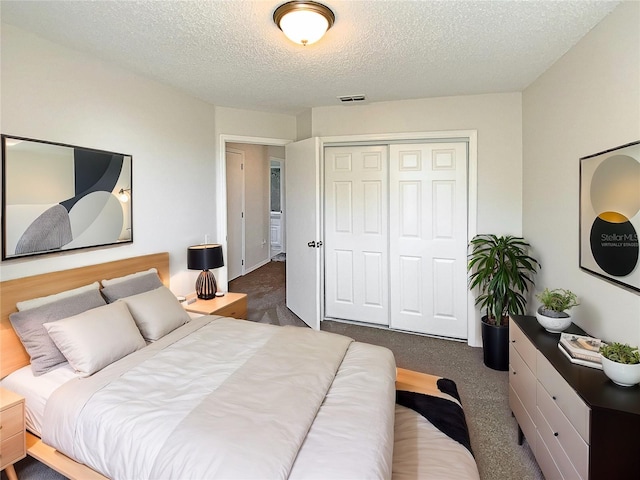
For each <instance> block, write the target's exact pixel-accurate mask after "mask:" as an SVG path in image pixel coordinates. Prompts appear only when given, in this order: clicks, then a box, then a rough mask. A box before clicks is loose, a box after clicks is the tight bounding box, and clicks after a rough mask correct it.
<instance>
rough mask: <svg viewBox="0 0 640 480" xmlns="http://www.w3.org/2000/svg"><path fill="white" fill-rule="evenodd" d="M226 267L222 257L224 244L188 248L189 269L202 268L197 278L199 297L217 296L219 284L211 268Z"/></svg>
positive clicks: (204, 298)
mask: <svg viewBox="0 0 640 480" xmlns="http://www.w3.org/2000/svg"><path fill="white" fill-rule="evenodd" d="M220 267H224V260H223V258H222V245H217V244H210V245H194V246H192V247H189V248H188V250H187V268H188V269H189V270H202V272H201V273H200V275H199V276H198V280H196V293H197V294H198V298H202V299H203V300H210V299H212V298H213V297H215V296H216V291H217V290H218V286H217V285H216V277H215V276H214V275H213V273H212V272H210V271H209V269H210V268H220Z"/></svg>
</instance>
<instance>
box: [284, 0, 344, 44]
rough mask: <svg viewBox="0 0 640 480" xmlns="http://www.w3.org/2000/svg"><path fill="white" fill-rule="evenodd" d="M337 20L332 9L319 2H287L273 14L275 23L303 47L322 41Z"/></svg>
mask: <svg viewBox="0 0 640 480" xmlns="http://www.w3.org/2000/svg"><path fill="white" fill-rule="evenodd" d="M335 20H336V17H335V15H334V14H333V12H332V11H331V9H330V8H329V7H326V6H324V5H322V4H321V3H318V2H306V1H301V0H297V1H293V2H287V3H283V4H282V5H280V6H279V7H278V8H276V11H275V12H273V21H274V22H275V24H276V25H277V26H278V28H279V29H280V30H282V32H283V33H284V34H285V35H286V36H287V37H288V38H289V39H290V40H292V41H294V42H296V43H299V44H300V45H303V46H306V45H310V44H312V43H315V42H317V41H318V40H320V39H321V38H322V36H323V35H324V34H325V33H326V31H327V30H329V29H330V28H331V26H332V25H333V22H335Z"/></svg>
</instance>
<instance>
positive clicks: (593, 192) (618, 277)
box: [580, 141, 640, 292]
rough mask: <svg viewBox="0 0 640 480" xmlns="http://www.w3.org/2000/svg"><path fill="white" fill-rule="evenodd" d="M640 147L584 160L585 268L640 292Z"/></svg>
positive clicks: (631, 146)
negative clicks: (639, 239) (639, 240)
mask: <svg viewBox="0 0 640 480" xmlns="http://www.w3.org/2000/svg"><path fill="white" fill-rule="evenodd" d="M639 231H640V141H638V142H633V143H629V144H626V145H622V146H620V147H616V148H612V149H610V150H607V151H604V152H600V153H596V154H594V155H589V156H587V157H583V158H581V159H580V268H581V269H583V270H585V271H587V272H589V273H591V274H594V275H597V276H599V277H601V278H604V279H606V280H609V281H611V282H613V283H616V284H618V285H622V286H623V287H625V288H628V289H630V290H634V291H636V292H640V263H639V256H640V247H639V246H638V232H639Z"/></svg>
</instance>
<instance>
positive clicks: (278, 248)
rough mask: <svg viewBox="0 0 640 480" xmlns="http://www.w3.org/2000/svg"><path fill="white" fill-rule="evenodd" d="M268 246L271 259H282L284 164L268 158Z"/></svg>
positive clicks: (284, 194) (284, 249)
mask: <svg viewBox="0 0 640 480" xmlns="http://www.w3.org/2000/svg"><path fill="white" fill-rule="evenodd" d="M270 165H271V175H270V189H269V190H270V199H269V204H270V207H271V208H270V209H271V213H270V216H271V218H270V232H271V235H270V244H271V259H273V258H276V257H278V259H279V260H280V259H281V258H282V257H284V253H285V251H286V248H285V222H286V218H285V202H286V193H285V184H284V178H285V170H284V169H285V162H284V160H283V159H278V158H273V157H271V158H270Z"/></svg>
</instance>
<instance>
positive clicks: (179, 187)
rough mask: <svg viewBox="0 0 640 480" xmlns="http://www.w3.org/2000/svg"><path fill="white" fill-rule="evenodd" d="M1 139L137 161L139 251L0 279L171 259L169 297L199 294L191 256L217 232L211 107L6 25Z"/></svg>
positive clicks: (45, 259) (18, 263)
mask: <svg viewBox="0 0 640 480" xmlns="http://www.w3.org/2000/svg"><path fill="white" fill-rule="evenodd" d="M1 35H2V37H1V39H2V51H1V65H0V68H1V78H0V80H1V92H0V93H1V95H2V105H1V107H0V108H1V111H0V119H1V124H0V129H1V131H2V133H6V134H10V135H17V136H24V137H29V138H35V139H41V140H49V141H53V142H60V143H66V144H71V145H78V146H82V147H91V148H97V149H101V150H107V151H115V152H123V153H127V154H130V155H132V157H133V192H134V193H133V200H134V211H133V229H134V243H132V244H128V245H126V246H120V247H115V248H102V249H96V250H83V251H77V252H69V253H65V254H61V255H46V256H40V257H35V258H31V259H21V260H13V261H8V262H3V263H2V265H1V266H0V275H1V276H2V280H7V279H10V278H17V277H23V276H28V275H33V274H37V273H42V272H48V271H54V270H61V269H67V268H73V267H77V266H80V265H87V264H93V263H100V262H105V261H110V260H115V259H120V258H125V257H130V256H134V255H140V254H145V253H153V252H160V251H168V252H170V254H171V276H172V278H171V288H172V290H174V292H176V293H179V294H183V293H187V292H191V291H193V289H194V283H195V277H196V276H197V272H191V271H188V270H186V249H187V247H188V246H189V245H191V244H194V243H200V242H202V240H203V236H204V234H205V233H210V234H213V233H214V232H215V223H214V222H215V214H214V208H215V191H214V188H213V182H214V178H215V170H214V159H215V137H214V131H215V130H214V118H215V108H214V107H213V106H212V105H210V104H207V103H205V102H203V101H201V100H197V99H195V98H193V97H190V96H188V95H186V94H184V93H181V92H179V91H177V90H175V89H173V88H171V87H168V86H165V85H162V84H160V83H157V82H154V81H151V80H148V79H146V78H143V77H141V76H138V75H135V74H133V73H130V72H127V71H125V70H122V69H120V68H117V67H114V66H113V65H110V64H108V63H105V62H102V61H99V60H96V59H95V58H93V57H89V56H86V55H84V54H82V53H79V52H77V51H73V50H69V49H67V48H64V47H62V46H59V45H56V44H54V43H51V42H49V41H46V40H43V39H41V38H39V37H37V36H35V35H32V34H30V33H27V32H25V31H23V30H20V29H17V28H15V27H12V26H9V25H6V24H3V25H2V32H1Z"/></svg>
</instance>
